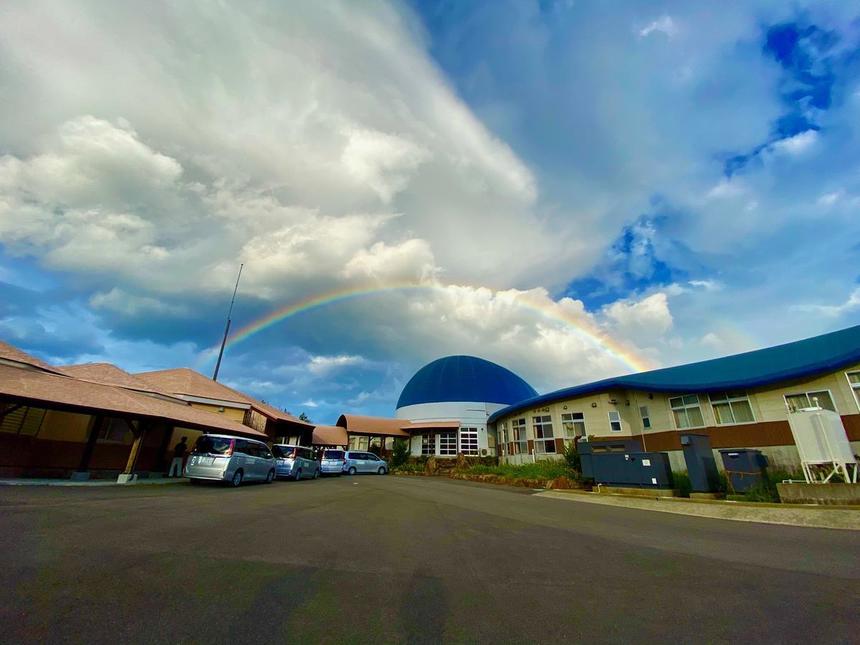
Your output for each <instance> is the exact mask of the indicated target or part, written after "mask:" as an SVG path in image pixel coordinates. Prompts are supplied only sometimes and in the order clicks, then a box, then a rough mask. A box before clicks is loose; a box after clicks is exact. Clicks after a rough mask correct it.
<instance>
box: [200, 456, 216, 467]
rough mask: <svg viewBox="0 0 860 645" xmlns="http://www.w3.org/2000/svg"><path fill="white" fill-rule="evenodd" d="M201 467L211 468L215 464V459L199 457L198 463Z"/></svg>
mask: <svg viewBox="0 0 860 645" xmlns="http://www.w3.org/2000/svg"><path fill="white" fill-rule="evenodd" d="M198 463H199V464H200V465H201V466H211V465H212V464H214V463H215V457H200V461H199V462H198Z"/></svg>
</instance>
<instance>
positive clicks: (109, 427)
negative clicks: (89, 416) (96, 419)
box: [99, 419, 135, 443]
mask: <svg viewBox="0 0 860 645" xmlns="http://www.w3.org/2000/svg"><path fill="white" fill-rule="evenodd" d="M132 423H135V422H132ZM133 436H134V435H132V433H131V430H130V429H129V427H128V423H126V421H125V419H108V420H107V421H106V422H105V424H104V426H103V427H102V430H101V432H100V433H99V441H107V442H110V443H131V440H132V437H133Z"/></svg>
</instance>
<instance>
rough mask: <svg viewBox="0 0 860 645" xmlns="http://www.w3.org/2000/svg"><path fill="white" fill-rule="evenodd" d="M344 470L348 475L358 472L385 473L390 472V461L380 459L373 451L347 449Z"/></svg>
mask: <svg viewBox="0 0 860 645" xmlns="http://www.w3.org/2000/svg"><path fill="white" fill-rule="evenodd" d="M343 472H345V473H347V474H348V475H355V474H356V473H377V474H379V475H385V474H387V473H388V463H387V462H386V461H385V460H384V459H380V458H379V457H377V456H376V455H374V454H373V453H372V452H359V451H358V450H347V451H346V454H345V455H344V461H343Z"/></svg>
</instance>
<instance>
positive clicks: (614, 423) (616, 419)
mask: <svg viewBox="0 0 860 645" xmlns="http://www.w3.org/2000/svg"><path fill="white" fill-rule="evenodd" d="M609 430H610V431H611V432H621V413H620V412H618V410H610V411H609Z"/></svg>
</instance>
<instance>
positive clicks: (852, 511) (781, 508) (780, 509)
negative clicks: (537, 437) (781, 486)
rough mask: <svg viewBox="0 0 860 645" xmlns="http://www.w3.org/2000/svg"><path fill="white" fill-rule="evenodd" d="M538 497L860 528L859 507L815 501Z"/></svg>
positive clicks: (705, 515) (551, 494)
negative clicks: (750, 501) (776, 501)
mask: <svg viewBox="0 0 860 645" xmlns="http://www.w3.org/2000/svg"><path fill="white" fill-rule="evenodd" d="M536 495H537V496H539V497H548V498H550V499H562V500H567V501H570V502H581V503H586V504H599V505H603V506H614V507H616V508H632V509H635V510H642V511H656V512H658V513H673V514H675V515H688V516H693V517H703V518H707V519H715V520H732V521H735V522H753V523H759V524H780V525H783V526H795V527H799V528H823V529H837V530H843V531H860V513H858V510H860V509H858V507H856V506H855V507H833V506H818V505H815V504H761V505H758V504H753V503H749V502H731V501H723V500H703V501H699V500H689V499H686V498H677V497H660V498H657V499H646V498H642V497H628V496H626V495H607V494H598V493H588V492H582V491H562V490H557V491H556V490H552V491H545V492H540V493H536Z"/></svg>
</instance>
